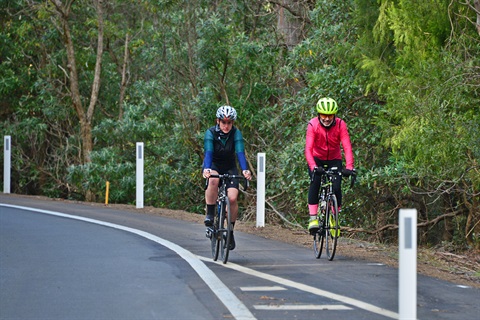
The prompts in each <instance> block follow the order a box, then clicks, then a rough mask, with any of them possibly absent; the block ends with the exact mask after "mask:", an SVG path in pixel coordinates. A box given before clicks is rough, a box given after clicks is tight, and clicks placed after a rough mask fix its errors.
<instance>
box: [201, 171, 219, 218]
mask: <svg viewBox="0 0 480 320" xmlns="http://www.w3.org/2000/svg"><path fill="white" fill-rule="evenodd" d="M212 174H218V172H217V171H215V170H212ZM218 184H219V179H218V178H210V179H208V186H207V189H206V190H205V203H206V205H207V214H206V216H205V221H204V223H205V225H206V226H212V225H213V218H214V216H215V210H216V203H217V197H218Z"/></svg>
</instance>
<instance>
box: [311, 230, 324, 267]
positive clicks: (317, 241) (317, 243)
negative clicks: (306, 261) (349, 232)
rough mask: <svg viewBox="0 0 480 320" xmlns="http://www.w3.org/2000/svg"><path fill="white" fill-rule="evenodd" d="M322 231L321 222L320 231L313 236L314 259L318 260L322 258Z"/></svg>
mask: <svg viewBox="0 0 480 320" xmlns="http://www.w3.org/2000/svg"><path fill="white" fill-rule="evenodd" d="M322 230H323V222H320V229H318V231H317V232H315V234H314V235H313V251H314V252H315V258H317V259H320V257H321V256H322V251H323V241H324V233H323V232H322Z"/></svg>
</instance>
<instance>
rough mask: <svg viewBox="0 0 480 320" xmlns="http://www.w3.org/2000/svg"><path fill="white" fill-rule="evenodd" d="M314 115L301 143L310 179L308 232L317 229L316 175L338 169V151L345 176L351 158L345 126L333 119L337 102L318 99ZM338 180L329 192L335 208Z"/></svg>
mask: <svg viewBox="0 0 480 320" xmlns="http://www.w3.org/2000/svg"><path fill="white" fill-rule="evenodd" d="M316 111H317V113H318V116H317V117H315V118H313V119H311V120H310V122H309V123H308V126H307V137H306V144H305V158H306V159H307V164H308V171H309V174H310V177H311V183H310V189H309V191H308V211H309V214H310V222H309V224H308V229H309V231H310V232H316V231H317V230H318V227H319V226H318V218H317V212H318V192H319V190H320V175H319V174H321V172H322V171H323V170H324V169H323V168H324V166H327V168H331V167H337V168H338V169H339V170H342V167H343V166H342V152H341V149H340V144H341V145H342V148H343V153H344V155H345V162H346V164H345V167H346V169H347V170H346V171H345V170H344V172H345V173H346V174H351V173H352V172H353V171H354V167H353V165H354V159H353V152H352V144H351V142H350V135H349V133H348V129H347V124H346V123H345V121H343V120H342V119H340V118H338V117H336V113H337V111H338V105H337V102H336V101H335V100H333V99H331V98H322V99H320V100H318V102H317V105H316ZM341 183H342V178H341V177H339V176H337V177H335V179H334V181H333V191H334V192H335V196H336V197H337V203H338V208H339V211H340V208H341V205H342V189H341Z"/></svg>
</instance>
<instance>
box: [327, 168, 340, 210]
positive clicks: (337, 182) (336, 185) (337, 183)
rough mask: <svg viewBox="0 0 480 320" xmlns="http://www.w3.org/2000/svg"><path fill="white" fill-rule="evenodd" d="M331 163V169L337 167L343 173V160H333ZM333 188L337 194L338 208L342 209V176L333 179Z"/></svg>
mask: <svg viewBox="0 0 480 320" xmlns="http://www.w3.org/2000/svg"><path fill="white" fill-rule="evenodd" d="M329 162H330V163H329V168H331V167H337V168H338V170H339V171H340V172H341V171H342V167H343V165H342V161H341V160H332V161H329ZM332 188H333V193H335V197H337V204H338V208H340V207H341V206H342V177H341V176H335V177H333V184H332Z"/></svg>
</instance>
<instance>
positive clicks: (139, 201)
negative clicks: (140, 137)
mask: <svg viewBox="0 0 480 320" xmlns="http://www.w3.org/2000/svg"><path fill="white" fill-rule="evenodd" d="M143 156H144V154H143V142H137V187H136V190H137V201H136V202H137V208H138V209H140V208H143Z"/></svg>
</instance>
